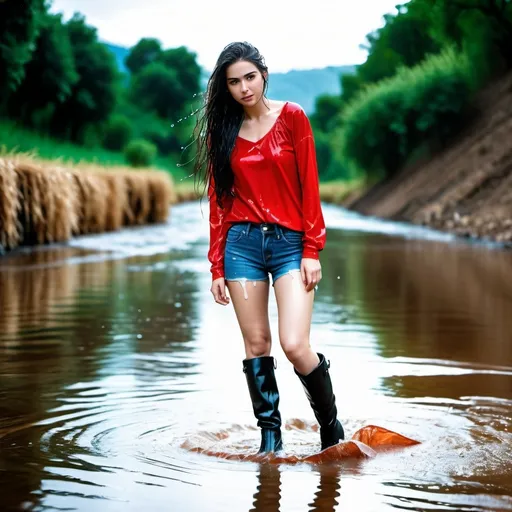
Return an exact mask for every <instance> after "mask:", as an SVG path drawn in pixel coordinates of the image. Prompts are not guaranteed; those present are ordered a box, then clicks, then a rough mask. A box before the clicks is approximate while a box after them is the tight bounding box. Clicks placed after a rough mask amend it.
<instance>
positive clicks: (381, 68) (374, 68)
mask: <svg viewBox="0 0 512 512" xmlns="http://www.w3.org/2000/svg"><path fill="white" fill-rule="evenodd" d="M406 7H407V9H405V6H402V7H401V8H400V9H399V11H398V14H396V15H386V16H385V17H384V19H385V21H386V24H385V25H384V26H383V27H382V28H380V29H378V30H376V31H375V32H373V33H371V34H368V36H367V41H368V44H367V45H366V46H365V48H366V49H367V50H368V58H367V60H366V62H365V63H364V64H361V65H360V66H359V67H358V69H357V74H358V76H359V77H360V78H361V79H362V80H363V81H364V82H366V83H373V82H378V81H379V80H382V79H383V78H387V77H390V76H393V75H394V74H395V73H396V71H397V69H398V68H399V67H400V66H406V67H412V66H415V65H416V64H419V63H420V62H421V61H422V60H424V59H425V57H426V56H427V55H429V54H435V53H438V52H439V51H440V49H441V45H440V44H439V43H438V42H437V41H435V40H434V38H433V37H432V35H431V34H430V28H431V26H430V23H429V21H430V20H429V17H428V12H427V11H426V9H425V4H422V3H421V2H415V1H414V0H411V1H410V2H409V3H408V4H407V6H406Z"/></svg>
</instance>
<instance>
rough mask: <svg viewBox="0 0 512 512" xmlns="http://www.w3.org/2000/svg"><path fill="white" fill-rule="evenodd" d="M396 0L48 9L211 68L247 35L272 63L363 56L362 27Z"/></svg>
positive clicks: (64, 3) (78, 2)
mask: <svg viewBox="0 0 512 512" xmlns="http://www.w3.org/2000/svg"><path fill="white" fill-rule="evenodd" d="M396 4H397V1H396V0H357V2H347V1H343V0H337V1H336V0H316V1H315V2H307V3H306V2H304V3H303V2H298V1H297V0H294V1H292V0H281V1H276V0H259V1H256V2H233V1H227V0H195V1H193V0H192V1H191V0H151V2H150V3H148V4H143V3H142V2H141V1H140V0H117V1H115V2H114V1H110V2H109V1H108V0H54V1H53V8H52V10H53V11H60V12H63V13H64V14H65V17H66V18H68V17H69V16H71V14H72V13H73V12H74V11H79V12H81V13H83V14H84V15H85V16H86V19H87V22H88V23H89V24H91V25H93V26H95V27H96V28H97V29H98V34H99V37H100V39H102V40H104V41H108V42H111V43H114V44H119V45H121V46H127V47H129V46H132V45H134V44H135V43H137V41H138V40H139V39H141V38H142V37H155V38H157V39H159V40H160V41H161V42H162V44H163V46H164V47H165V48H173V47H176V46H182V45H184V46H187V47H188V48H189V49H190V50H192V51H194V52H196V53H197V55H198V62H199V63H200V64H201V65H203V66H204V67H206V68H207V69H212V68H213V66H214V64H215V61H216V59H217V56H218V54H219V53H220V51H221V50H222V48H223V47H224V46H225V45H226V44H228V43H230V42H231V41H236V40H243V41H249V42H251V43H252V44H254V45H255V46H257V47H258V49H259V50H260V51H261V52H262V53H263V55H264V56H265V59H266V62H267V65H268V66H269V68H270V70H271V71H287V70H289V69H292V68H294V69H307V68H320V67H325V66H335V65H342V64H358V63H360V62H363V61H364V59H365V58H366V54H365V52H364V51H363V50H361V49H360V48H359V45H360V44H363V43H364V42H365V36H366V34H367V33H369V32H371V31H372V30H375V29H376V28H378V27H380V26H382V23H383V20H382V16H383V15H384V14H385V13H388V12H395V5H396ZM149 5H150V6H151V7H149Z"/></svg>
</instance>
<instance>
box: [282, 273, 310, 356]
mask: <svg viewBox="0 0 512 512" xmlns="http://www.w3.org/2000/svg"><path fill="white" fill-rule="evenodd" d="M274 291H275V294H276V301H277V309H278V314H279V338H280V339H281V343H282V344H283V349H285V350H286V347H285V346H284V345H285V344H287V343H290V344H293V345H296V344H297V343H299V344H300V343H305V344H309V333H310V330H311V317H312V314H313V302H314V298H315V292H314V290H312V291H310V292H307V291H306V290H305V287H304V283H303V282H302V279H301V275H300V270H299V271H292V272H289V273H287V274H286V275H283V276H281V277H280V278H279V279H278V280H277V281H275V283H274Z"/></svg>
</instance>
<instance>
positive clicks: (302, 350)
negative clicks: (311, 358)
mask: <svg viewBox="0 0 512 512" xmlns="http://www.w3.org/2000/svg"><path fill="white" fill-rule="evenodd" d="M281 347H282V348H283V352H284V353H285V355H286V357H287V359H288V361H290V363H292V364H293V365H295V364H296V363H297V362H299V361H301V360H302V358H303V357H304V355H305V354H306V353H307V351H308V350H309V340H307V339H301V338H295V337H287V338H284V339H281Z"/></svg>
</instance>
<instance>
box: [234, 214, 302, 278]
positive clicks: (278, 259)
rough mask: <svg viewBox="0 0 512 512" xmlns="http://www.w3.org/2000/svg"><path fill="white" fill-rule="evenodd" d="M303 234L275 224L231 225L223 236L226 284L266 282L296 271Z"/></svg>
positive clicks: (247, 223)
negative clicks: (229, 282) (224, 238)
mask: <svg viewBox="0 0 512 512" xmlns="http://www.w3.org/2000/svg"><path fill="white" fill-rule="evenodd" d="M303 236H304V233H302V232H301V231H294V230H292V229H288V228H285V227H283V226H280V225H278V224H254V223H251V222H243V223H236V224H233V225H232V226H231V227H230V228H229V230H228V233H227V236H226V250H225V254H224V273H225V279H226V280H227V281H236V280H245V279H247V280H248V281H266V280H268V278H269V274H270V275H271V276H272V284H273V283H275V282H276V281H277V279H279V278H280V277H281V276H284V275H285V274H288V273H289V272H291V271H295V270H299V271H300V264H301V261H302V251H303V244H302V238H303Z"/></svg>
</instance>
